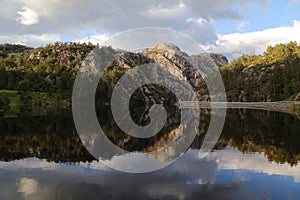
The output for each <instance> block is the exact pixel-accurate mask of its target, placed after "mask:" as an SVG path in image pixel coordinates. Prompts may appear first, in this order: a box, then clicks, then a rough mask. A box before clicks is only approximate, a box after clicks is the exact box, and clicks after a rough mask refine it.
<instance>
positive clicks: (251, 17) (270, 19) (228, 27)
mask: <svg viewBox="0 0 300 200" xmlns="http://www.w3.org/2000/svg"><path fill="white" fill-rule="evenodd" d="M291 2H294V3H292V4H291ZM237 9H238V8H237ZM248 9H249V10H246V11H245V12H244V19H243V21H238V22H234V21H230V20H222V21H218V22H217V23H216V29H217V33H219V34H230V33H235V32H241V33H245V32H253V31H261V30H265V29H267V28H276V27H280V26H292V25H293V21H294V20H297V21H300V0H299V1H287V0H272V1H270V3H269V5H267V6H266V7H258V6H252V7H250V8H248ZM240 12H243V10H242V9H240ZM241 23H244V24H245V25H244V26H243V27H242V28H241V29H238V26H239V25H241Z"/></svg>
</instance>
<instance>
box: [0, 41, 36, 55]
mask: <svg viewBox="0 0 300 200" xmlns="http://www.w3.org/2000/svg"><path fill="white" fill-rule="evenodd" d="M32 49H33V48H31V47H27V46H24V45H19V44H0V57H1V56H2V57H6V56H7V55H8V54H11V53H23V52H25V51H30V50H32Z"/></svg>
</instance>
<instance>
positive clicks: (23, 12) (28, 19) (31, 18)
mask: <svg viewBox="0 0 300 200" xmlns="http://www.w3.org/2000/svg"><path fill="white" fill-rule="evenodd" d="M16 20H17V22H19V23H20V24H22V25H33V24H37V23H38V22H39V14H38V13H37V12H36V11H34V10H32V9H30V8H27V7H22V8H21V9H20V11H18V17H17V18H16Z"/></svg>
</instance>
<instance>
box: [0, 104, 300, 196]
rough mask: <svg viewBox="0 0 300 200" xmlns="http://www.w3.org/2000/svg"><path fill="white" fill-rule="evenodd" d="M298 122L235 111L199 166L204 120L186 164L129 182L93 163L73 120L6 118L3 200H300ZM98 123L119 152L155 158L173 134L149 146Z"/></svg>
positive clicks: (1, 130) (0, 148) (1, 140)
mask: <svg viewBox="0 0 300 200" xmlns="http://www.w3.org/2000/svg"><path fill="white" fill-rule="evenodd" d="M99 116H101V115H99ZM299 118H300V117H299V116H296V115H291V114H284V113H278V112H268V111H258V110H228V112H227V118H226V122H225V127H224V130H223V132H222V135H221V138H220V141H219V143H218V144H217V145H216V147H215V148H214V150H213V151H212V153H210V154H209V156H207V157H206V158H204V159H199V157H198V149H199V148H200V147H201V141H202V139H203V134H205V130H206V128H207V125H208V122H209V116H205V115H204V117H202V120H201V125H200V127H199V129H201V130H200V133H201V134H200V135H199V136H198V137H197V138H195V140H194V143H193V144H192V145H191V148H190V149H189V150H188V151H187V152H186V154H185V155H184V156H182V157H181V158H180V159H179V160H177V161H176V162H174V163H173V164H171V165H170V166H168V167H166V168H164V169H162V170H159V171H156V172H151V173H145V174H128V173H123V172H118V171H115V170H112V169H109V168H107V167H105V166H103V165H102V164H100V163H99V162H97V161H96V160H95V159H94V158H93V156H91V155H90V153H89V152H88V151H87V150H86V149H85V147H84V146H83V145H82V143H81V141H80V138H79V137H78V136H77V134H76V130H75V128H74V123H73V120H72V114H71V113H69V112H65V113H64V114H62V113H60V114H51V113H44V114H43V115H34V114H32V115H29V114H26V116H25V115H21V114H18V115H4V114H3V116H2V117H1V123H0V199H1V200H2V199H3V200H6V199H45V200H47V199H242V198H243V199H299V198H300V166H299V165H298V162H299V160H300V145H299V144H300V123H299V122H300V119H299ZM99 121H100V123H101V124H102V125H103V127H104V128H103V129H104V131H105V132H106V133H107V136H108V137H109V138H110V139H111V140H112V141H113V142H114V143H115V144H118V145H119V146H120V147H122V148H124V149H127V150H128V151H131V152H134V151H146V150H149V149H151V150H153V148H154V147H159V146H161V145H164V144H165V143H168V142H169V140H170V136H168V132H165V133H161V135H159V136H158V137H156V138H152V139H150V140H149V141H144V140H137V139H134V138H128V137H127V136H121V135H122V133H121V132H120V130H119V129H118V128H117V127H116V126H115V124H114V122H113V120H112V119H111V116H110V115H105V116H104V115H102V116H101V117H99ZM175 121H176V120H175ZM174 124H175V125H176V122H174ZM171 129H176V126H174V127H173V126H172V128H171ZM125 141H126V142H125ZM126 156H128V155H124V157H126ZM107 159H109V155H108V158H107ZM110 159H111V158H110ZM125 160H126V159H125ZM124 165H126V162H125V161H124Z"/></svg>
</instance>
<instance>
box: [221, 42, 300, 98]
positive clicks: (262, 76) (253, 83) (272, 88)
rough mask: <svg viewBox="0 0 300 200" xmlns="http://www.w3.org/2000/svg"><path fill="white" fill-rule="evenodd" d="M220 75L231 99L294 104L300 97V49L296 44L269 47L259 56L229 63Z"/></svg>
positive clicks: (245, 56)
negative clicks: (287, 101)
mask: <svg viewBox="0 0 300 200" xmlns="http://www.w3.org/2000/svg"><path fill="white" fill-rule="evenodd" d="M221 73H222V77H223V80H224V83H225V87H226V91H227V95H228V96H229V97H231V99H235V100H238V101H239V100H241V99H244V100H247V101H280V100H293V99H294V98H295V97H296V96H297V94H298V93H300V46H299V45H298V44H297V43H296V42H290V43H288V44H278V45H276V46H274V47H272V46H269V47H268V49H267V50H266V52H265V53H263V54H262V55H243V56H241V57H240V58H238V59H236V60H234V61H232V62H231V63H229V64H228V65H226V66H224V67H222V68H221ZM240 95H242V97H241V96H240ZM237 96H239V97H240V98H237Z"/></svg>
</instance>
